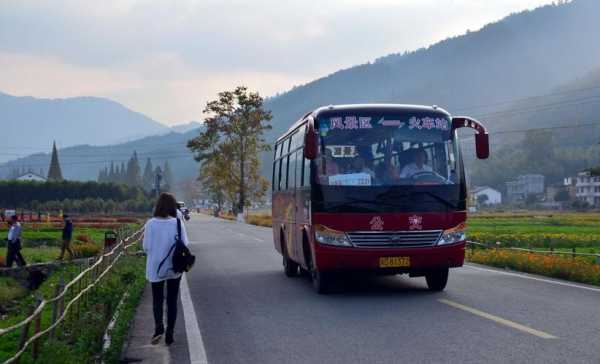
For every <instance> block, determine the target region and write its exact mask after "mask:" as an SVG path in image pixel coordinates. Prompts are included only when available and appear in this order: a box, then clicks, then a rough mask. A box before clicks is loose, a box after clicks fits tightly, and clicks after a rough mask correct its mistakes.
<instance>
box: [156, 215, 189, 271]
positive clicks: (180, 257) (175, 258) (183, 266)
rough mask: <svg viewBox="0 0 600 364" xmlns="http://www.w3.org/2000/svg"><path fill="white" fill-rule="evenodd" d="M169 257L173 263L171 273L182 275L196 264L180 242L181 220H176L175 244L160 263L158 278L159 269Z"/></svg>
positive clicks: (186, 248)
mask: <svg viewBox="0 0 600 364" xmlns="http://www.w3.org/2000/svg"><path fill="white" fill-rule="evenodd" d="M171 252H173V255H172V256H171ZM169 256H171V262H172V263H173V264H172V265H173V268H172V270H173V272H175V273H183V272H189V271H190V269H192V267H193V266H194V263H195V262H196V257H195V256H194V255H193V254H192V253H191V252H190V250H189V249H188V247H187V246H185V244H184V243H183V241H182V240H181V220H179V219H177V236H176V237H175V244H173V246H171V249H169V252H168V253H167V256H166V257H164V259H163V260H162V261H161V262H160V264H159V265H158V269H157V271H156V273H157V274H158V275H159V277H160V269H161V268H162V266H163V264H164V263H165V261H166V260H167V259H169ZM160 278H163V277H160Z"/></svg>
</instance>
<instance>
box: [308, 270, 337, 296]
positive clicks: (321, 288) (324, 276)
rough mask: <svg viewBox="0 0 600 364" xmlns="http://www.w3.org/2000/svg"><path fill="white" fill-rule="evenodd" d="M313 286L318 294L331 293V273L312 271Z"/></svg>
mask: <svg viewBox="0 0 600 364" xmlns="http://www.w3.org/2000/svg"><path fill="white" fill-rule="evenodd" d="M311 276H312V285H313V288H314V289H315V292H317V293H318V294H327V293H329V292H330V291H331V280H332V277H331V275H330V274H329V273H326V272H321V271H318V270H317V269H314V268H313V269H312V272H311Z"/></svg>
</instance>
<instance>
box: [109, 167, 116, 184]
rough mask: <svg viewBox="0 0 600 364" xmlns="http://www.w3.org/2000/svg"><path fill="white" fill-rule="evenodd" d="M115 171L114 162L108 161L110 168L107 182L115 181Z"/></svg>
mask: <svg viewBox="0 0 600 364" xmlns="http://www.w3.org/2000/svg"><path fill="white" fill-rule="evenodd" d="M116 177H117V174H116V171H115V162H110V170H109V171H108V182H115V181H116Z"/></svg>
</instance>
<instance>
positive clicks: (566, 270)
mask: <svg viewBox="0 0 600 364" xmlns="http://www.w3.org/2000/svg"><path fill="white" fill-rule="evenodd" d="M467 259H468V260H469V261H471V262H474V263H479V264H485V265H489V266H493V267H498V268H508V269H513V270H517V271H521V272H527V273H534V274H541V275H544V276H548V277H553V278H559V279H566V280H570V281H575V282H581V283H588V284H595V285H600V265H598V264H595V262H594V261H593V260H591V259H588V258H585V257H577V258H573V257H569V256H564V255H549V254H532V253H524V252H518V251H510V250H502V249H474V250H471V249H468V250H467Z"/></svg>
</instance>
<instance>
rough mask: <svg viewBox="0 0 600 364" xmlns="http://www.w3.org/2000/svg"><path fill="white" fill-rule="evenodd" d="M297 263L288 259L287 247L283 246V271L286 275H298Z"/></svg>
mask: <svg viewBox="0 0 600 364" xmlns="http://www.w3.org/2000/svg"><path fill="white" fill-rule="evenodd" d="M298 267H299V265H298V263H296V262H294V261H293V260H292V259H290V257H289V255H288V253H287V248H285V245H284V247H283V271H284V273H285V275H286V276H287V277H290V278H291V277H296V276H297V275H298Z"/></svg>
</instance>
